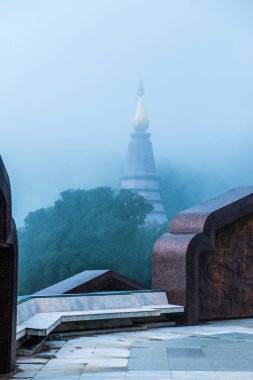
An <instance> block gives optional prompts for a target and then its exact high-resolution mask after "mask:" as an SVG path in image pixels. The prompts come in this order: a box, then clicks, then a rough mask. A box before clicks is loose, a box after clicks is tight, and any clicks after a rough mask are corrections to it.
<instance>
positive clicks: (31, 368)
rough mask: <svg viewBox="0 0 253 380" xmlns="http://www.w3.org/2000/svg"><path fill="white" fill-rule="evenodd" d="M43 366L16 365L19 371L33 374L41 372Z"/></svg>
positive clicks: (33, 364) (32, 364)
mask: <svg viewBox="0 0 253 380" xmlns="http://www.w3.org/2000/svg"><path fill="white" fill-rule="evenodd" d="M43 366H44V363H42V364H35V363H20V364H18V365H17V367H18V370H19V371H34V372H37V371H39V370H41V368H42V367H43Z"/></svg>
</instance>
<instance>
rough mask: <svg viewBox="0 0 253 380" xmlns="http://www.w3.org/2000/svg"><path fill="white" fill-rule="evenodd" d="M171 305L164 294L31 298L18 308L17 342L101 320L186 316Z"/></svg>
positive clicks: (181, 310)
mask: <svg viewBox="0 0 253 380" xmlns="http://www.w3.org/2000/svg"><path fill="white" fill-rule="evenodd" d="M183 311H184V308H183V307H182V306H177V305H169V304H168V300H167V297H166V294H165V292H154V291H141V292H133V293H128V292H127V293H121V294H96V295H91V294H90V295H85V294H84V295H73V296H72V295H71V296H69V295H68V296H60V297H59V296H51V297H32V298H31V299H28V300H27V301H23V302H22V303H20V304H19V305H18V323H17V340H19V339H20V338H22V337H24V336H26V335H27V336H31V335H37V336H47V335H49V334H50V333H51V332H52V331H53V330H54V329H56V328H57V326H59V325H60V324H61V323H66V322H79V321H91V320H93V321H94V320H101V319H122V318H140V317H142V318H144V317H156V316H160V315H161V314H170V313H173V314H174V313H183Z"/></svg>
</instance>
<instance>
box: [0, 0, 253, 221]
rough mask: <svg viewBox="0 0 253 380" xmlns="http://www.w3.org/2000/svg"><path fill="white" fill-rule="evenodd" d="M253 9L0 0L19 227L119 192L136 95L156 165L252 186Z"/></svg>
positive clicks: (5, 114)
mask: <svg viewBox="0 0 253 380" xmlns="http://www.w3.org/2000/svg"><path fill="white" fill-rule="evenodd" d="M252 20H253V2H252V0H242V1H238V0H222V1H221V0H205V1H203V0H198V1H197V0H188V1H187V0H152V1H151V0H136V1H134V0H132V1H130V0H121V1H118V0H89V1H88V0H36V1H34V0H30V1H28V0H22V1H20V0H16V1H15V0H12V1H9V0H6V1H3V0H0V52H1V56H0V118H1V119H0V120H1V128H0V143H1V145H0V146H1V149H0V154H1V155H2V158H3V160H4V162H5V165H6V167H7V169H8V172H9V175H10V179H11V183H12V190H13V203H14V216H15V217H16V219H17V223H18V225H20V224H21V223H22V219H23V218H24V217H25V216H26V214H27V212H28V211H30V210H34V209H37V208H40V207H44V206H48V205H50V204H52V203H53V201H54V200H56V199H57V197H58V194H59V192H60V191H62V190H65V189H68V188H89V187H93V186H99V185H112V186H117V185H118V175H119V173H120V172H121V170H122V165H123V162H124V158H125V154H126V149H127V144H128V140H129V134H130V132H131V130H132V124H131V119H132V116H133V113H134V111H135V106H136V91H137V87H138V83H139V80H140V78H142V79H143V83H144V88H145V92H146V96H145V98H144V103H145V107H146V110H147V113H148V115H149V119H150V128H149V131H150V132H151V134H152V142H153V146H154V153H155V158H156V162H157V164H159V162H163V161H168V162H170V163H171V165H175V166H178V167H185V168H186V170H188V169H187V168H189V170H195V171H196V172H198V173H201V175H203V176H209V175H210V178H211V182H212V183H210V186H211V187H212V186H213V187H215V181H217V182H218V181H223V182H224V188H225V189H228V188H230V187H234V186H237V185H244V184H253V173H252V164H253V150H252V142H253V48H252V41H253V22H252Z"/></svg>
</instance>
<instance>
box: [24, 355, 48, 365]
mask: <svg viewBox="0 0 253 380" xmlns="http://www.w3.org/2000/svg"><path fill="white" fill-rule="evenodd" d="M47 361H48V359H44V358H40V357H38V358H36V356H33V357H31V358H27V357H23V356H18V357H17V364H21V363H22V364H25V363H28V364H32V363H33V364H45V363H46V362H47Z"/></svg>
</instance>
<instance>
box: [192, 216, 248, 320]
mask: <svg viewBox="0 0 253 380" xmlns="http://www.w3.org/2000/svg"><path fill="white" fill-rule="evenodd" d="M216 249H217V250H216V252H203V253H202V254H201V255H200V263H199V291H200V292H199V298H200V300H199V309H200V320H201V319H202V320H205V319H214V318H233V317H245V316H252V315H253V214H250V215H248V216H245V217H243V218H240V219H238V220H237V221H235V222H234V223H230V224H228V225H226V226H225V227H223V228H220V229H218V230H217V231H216Z"/></svg>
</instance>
